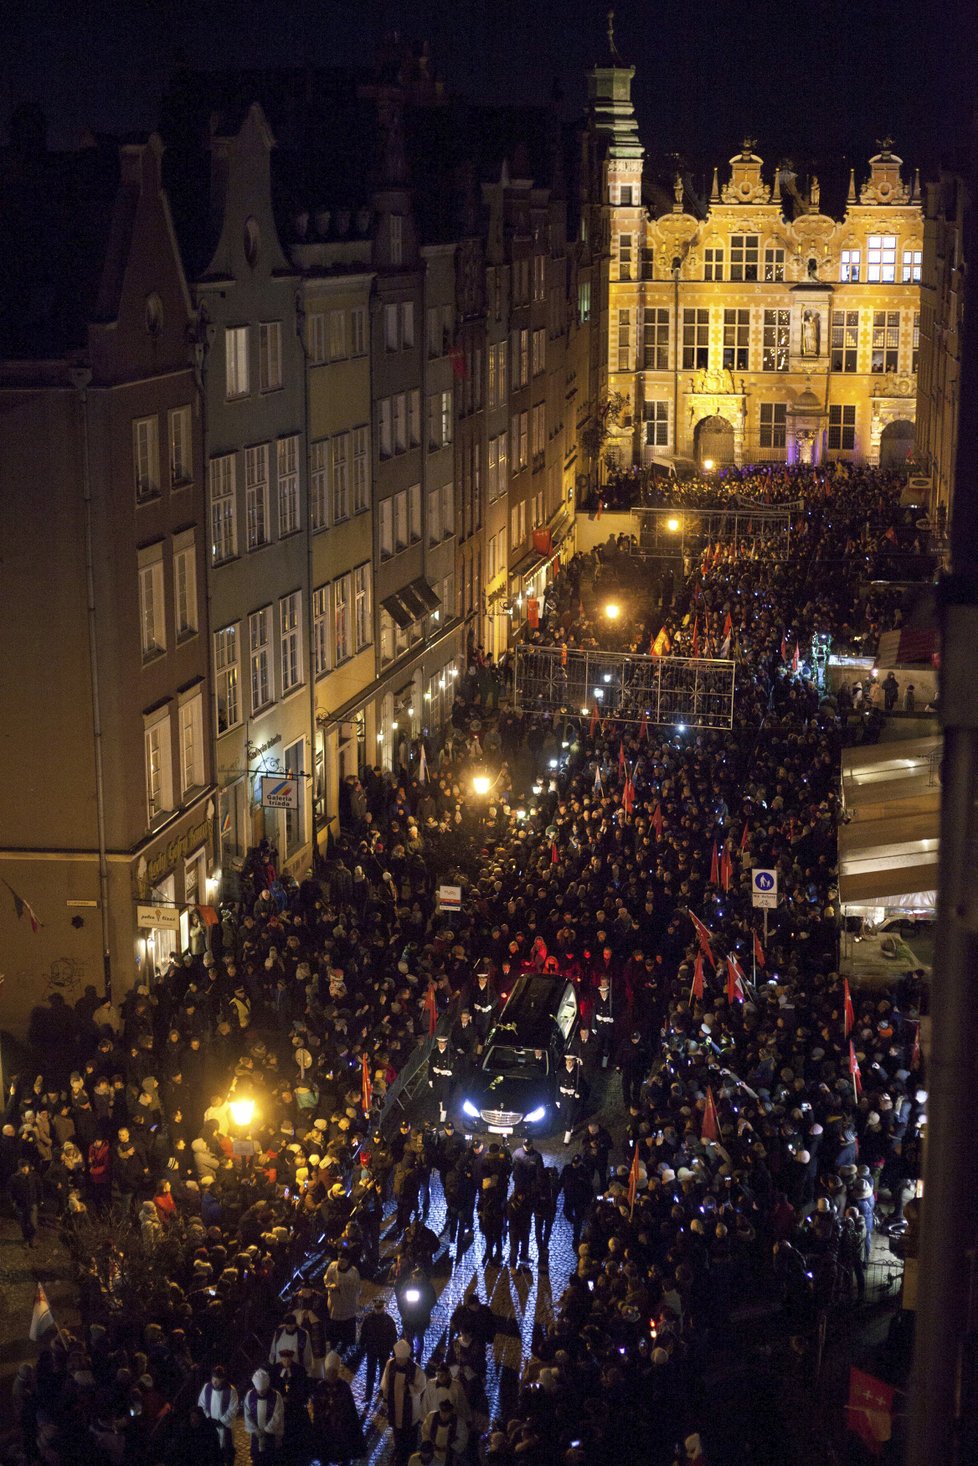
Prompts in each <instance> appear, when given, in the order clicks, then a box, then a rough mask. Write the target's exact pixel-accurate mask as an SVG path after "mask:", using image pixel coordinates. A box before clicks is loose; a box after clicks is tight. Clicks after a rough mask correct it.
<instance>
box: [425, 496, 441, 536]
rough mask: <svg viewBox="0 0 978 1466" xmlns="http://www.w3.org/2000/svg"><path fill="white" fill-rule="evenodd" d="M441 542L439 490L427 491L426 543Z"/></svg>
mask: <svg viewBox="0 0 978 1466" xmlns="http://www.w3.org/2000/svg"><path fill="white" fill-rule="evenodd" d="M440 541H441V488H440V487H439V488H434V489H429V490H428V543H429V545H437V544H439V543H440Z"/></svg>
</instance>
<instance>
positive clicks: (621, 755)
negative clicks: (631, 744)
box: [618, 738, 625, 773]
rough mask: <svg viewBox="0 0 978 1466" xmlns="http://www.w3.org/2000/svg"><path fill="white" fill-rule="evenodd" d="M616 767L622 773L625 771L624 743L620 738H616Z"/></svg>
mask: <svg viewBox="0 0 978 1466" xmlns="http://www.w3.org/2000/svg"><path fill="white" fill-rule="evenodd" d="M618 767H619V769H620V770H621V772H622V773H624V772H625V744H624V742H623V741H622V739H620V738H619V740H618Z"/></svg>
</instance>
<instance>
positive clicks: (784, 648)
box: [781, 636, 788, 662]
mask: <svg viewBox="0 0 978 1466" xmlns="http://www.w3.org/2000/svg"><path fill="white" fill-rule="evenodd" d="M781 660H782V662H786V661H787V660H788V643H787V642H786V641H785V639H784V637H783V636H782V638H781Z"/></svg>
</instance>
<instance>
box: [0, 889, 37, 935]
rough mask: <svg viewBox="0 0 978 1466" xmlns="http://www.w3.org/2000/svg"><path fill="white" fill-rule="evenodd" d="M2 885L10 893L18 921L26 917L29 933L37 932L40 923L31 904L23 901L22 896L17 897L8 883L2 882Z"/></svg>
mask: <svg viewBox="0 0 978 1466" xmlns="http://www.w3.org/2000/svg"><path fill="white" fill-rule="evenodd" d="M4 885H5V886H6V888H7V890H8V891H9V892H10V894H11V896H12V897H13V898H14V911H15V912H16V914H17V918H18V920H20V919H21V918H23V917H25V916H26V917H27V919H28V921H29V922H30V924H31V931H32V932H36V931H39V930H40V926H41V923H40V921H39V919H38V916H37V912H36V911H35V910H34V908H33V906H32V905H31V903H30V902H29V901H25V900H24V897H23V896H18V894H17V892H16V891H15V890H14V888H13V886H12V885H11V884H10V882H9V881H4Z"/></svg>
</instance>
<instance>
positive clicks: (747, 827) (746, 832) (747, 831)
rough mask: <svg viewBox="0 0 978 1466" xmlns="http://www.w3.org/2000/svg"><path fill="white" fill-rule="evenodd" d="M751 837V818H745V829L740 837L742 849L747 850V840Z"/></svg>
mask: <svg viewBox="0 0 978 1466" xmlns="http://www.w3.org/2000/svg"><path fill="white" fill-rule="evenodd" d="M749 839H750V821H749V820H744V831H743V834H742V835H741V837H740V849H741V850H746V849H747V842H748V840H749Z"/></svg>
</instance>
